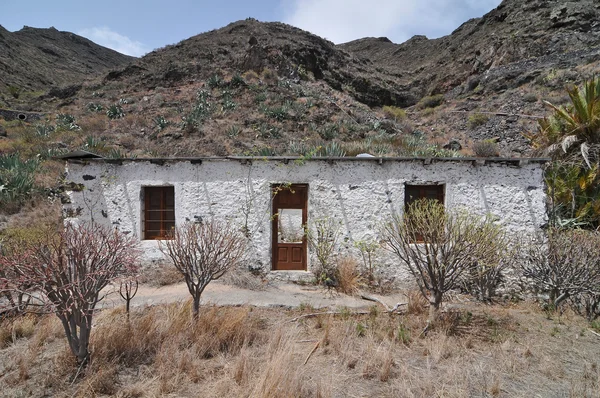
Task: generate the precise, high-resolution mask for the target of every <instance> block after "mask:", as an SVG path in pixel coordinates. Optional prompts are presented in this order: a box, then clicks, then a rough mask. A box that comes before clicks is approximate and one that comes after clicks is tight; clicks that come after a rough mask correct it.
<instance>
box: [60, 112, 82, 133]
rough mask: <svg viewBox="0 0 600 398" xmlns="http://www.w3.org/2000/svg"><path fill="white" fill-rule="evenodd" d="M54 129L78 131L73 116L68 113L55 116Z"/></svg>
mask: <svg viewBox="0 0 600 398" xmlns="http://www.w3.org/2000/svg"><path fill="white" fill-rule="evenodd" d="M56 127H57V128H60V129H65V130H79V126H78V125H77V124H76V123H75V116H73V115H71V114H69V113H58V114H57V115H56Z"/></svg>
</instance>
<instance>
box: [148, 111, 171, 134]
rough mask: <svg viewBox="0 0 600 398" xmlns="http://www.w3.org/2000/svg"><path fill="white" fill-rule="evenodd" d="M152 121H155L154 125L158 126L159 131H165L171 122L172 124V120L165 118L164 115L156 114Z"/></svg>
mask: <svg viewBox="0 0 600 398" xmlns="http://www.w3.org/2000/svg"><path fill="white" fill-rule="evenodd" d="M152 121H153V122H154V127H156V128H157V129H158V131H163V130H164V129H165V128H166V127H167V126H168V125H169V124H171V122H170V121H168V120H167V119H165V117H164V116H162V115H158V116H156V117H155V118H154V119H152Z"/></svg>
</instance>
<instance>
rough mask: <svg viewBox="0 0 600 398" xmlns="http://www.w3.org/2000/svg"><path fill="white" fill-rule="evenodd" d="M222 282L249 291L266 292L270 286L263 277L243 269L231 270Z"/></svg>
mask: <svg viewBox="0 0 600 398" xmlns="http://www.w3.org/2000/svg"><path fill="white" fill-rule="evenodd" d="M220 282H222V283H225V284H227V285H231V286H235V287H239V288H242V289H247V290H265V289H266V288H267V284H268V283H267V280H266V279H264V278H263V277H261V275H255V274H253V273H251V272H250V271H248V270H247V269H243V268H238V269H232V270H229V271H228V272H227V273H226V274H225V275H224V276H223V277H222V278H221V279H220Z"/></svg>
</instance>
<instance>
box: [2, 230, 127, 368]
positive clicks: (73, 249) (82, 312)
mask: <svg viewBox="0 0 600 398" xmlns="http://www.w3.org/2000/svg"><path fill="white" fill-rule="evenodd" d="M137 254H138V252H137V250H136V243H135V242H134V240H133V239H132V238H130V237H127V236H125V235H123V234H121V233H120V232H118V231H115V230H112V229H109V228H104V227H101V226H99V225H96V224H85V223H84V224H79V225H76V224H71V223H69V224H66V225H64V226H63V225H61V226H60V227H59V228H57V229H55V230H49V231H48V233H47V234H46V236H45V237H44V238H42V239H40V240H38V241H34V242H33V241H32V242H28V244H27V247H26V248H24V250H21V251H19V252H18V253H17V252H15V253H13V254H11V255H2V256H0V263H1V264H2V268H4V269H6V270H8V271H10V273H11V278H10V279H11V280H7V281H6V283H8V284H11V283H12V286H22V285H26V286H29V287H30V288H31V289H32V290H34V291H36V292H39V294H40V295H42V296H43V297H44V298H45V300H46V302H45V304H46V305H47V307H48V308H49V309H50V310H52V311H53V312H54V313H55V314H56V316H57V317H58V318H59V319H60V321H61V323H62V325H63V328H64V330H65V334H66V337H67V340H68V342H69V347H70V349H71V352H72V353H73V354H74V355H75V356H76V357H77V361H78V363H79V364H80V365H82V366H84V365H85V364H86V363H87V362H88V360H89V339H90V332H91V329H92V318H93V315H94V309H95V308H96V305H97V304H98V302H99V301H101V300H102V299H103V298H104V295H103V294H102V289H104V288H105V287H106V286H107V285H108V284H109V283H110V282H112V281H113V280H115V279H117V278H118V277H119V276H121V275H125V274H128V273H133V272H134V271H135V269H136V267H137V265H136V264H137Z"/></svg>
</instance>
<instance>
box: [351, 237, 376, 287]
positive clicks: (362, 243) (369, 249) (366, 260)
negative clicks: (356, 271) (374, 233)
mask: <svg viewBox="0 0 600 398" xmlns="http://www.w3.org/2000/svg"><path fill="white" fill-rule="evenodd" d="M354 247H356V248H357V249H358V250H360V254H361V256H362V259H363V265H364V266H365V270H366V272H367V277H368V278H369V281H372V280H373V269H374V266H373V256H374V254H375V251H376V250H377V249H379V243H377V242H376V241H374V240H372V241H368V240H357V241H354Z"/></svg>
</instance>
